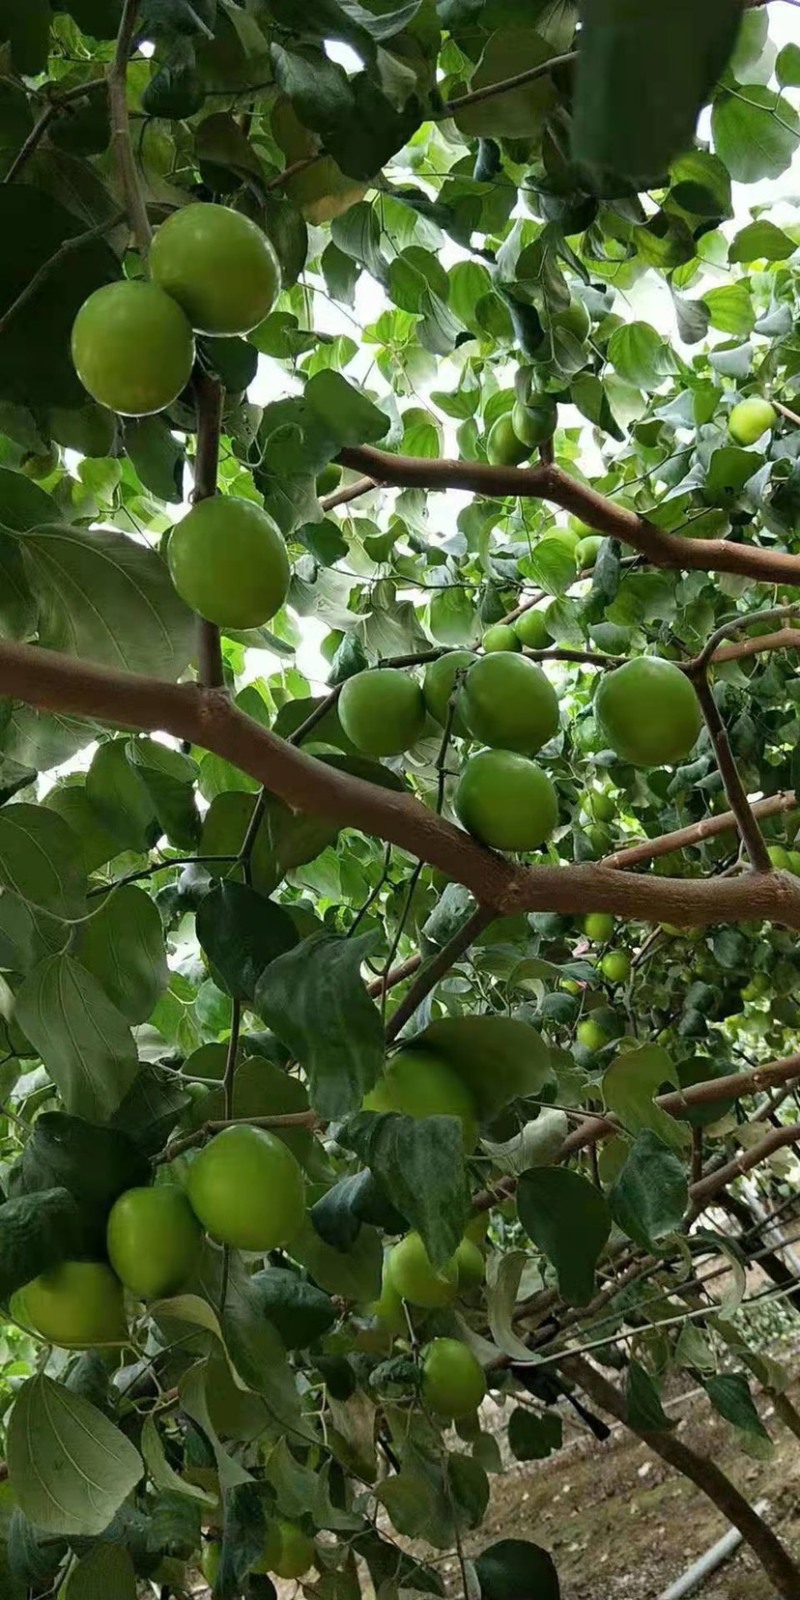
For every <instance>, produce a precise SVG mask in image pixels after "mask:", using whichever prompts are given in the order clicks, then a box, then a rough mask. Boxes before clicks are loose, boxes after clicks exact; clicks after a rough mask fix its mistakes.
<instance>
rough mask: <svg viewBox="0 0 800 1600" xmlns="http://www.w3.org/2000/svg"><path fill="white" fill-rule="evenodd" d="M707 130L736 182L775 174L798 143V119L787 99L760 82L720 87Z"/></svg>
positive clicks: (770, 176)
mask: <svg viewBox="0 0 800 1600" xmlns="http://www.w3.org/2000/svg"><path fill="white" fill-rule="evenodd" d="M711 131H712V134H713V137H714V148H715V150H716V152H717V155H718V156H720V158H721V159H722V160H723V161H724V162H725V165H726V167H727V168H728V171H729V173H730V175H731V177H732V178H735V179H736V181H737V182H738V183H757V182H758V181H759V180H760V179H761V178H779V177H780V175H781V173H782V172H785V171H786V168H787V167H788V166H789V165H790V163H791V160H792V157H793V155H794V153H795V150H796V149H797V146H798V144H800V119H799V118H798V115H797V112H796V111H795V109H794V106H793V105H792V103H791V101H790V100H787V99H786V98H785V97H784V96H783V95H780V94H775V91H774V90H773V89H765V88H764V87H763V86H762V85H761V84H760V83H748V84H743V85H742V86H741V88H740V89H737V90H736V91H735V92H733V91H731V92H730V93H728V92H727V91H726V90H724V89H723V91H722V93H721V94H720V95H719V97H718V98H717V99H716V100H715V101H714V106H713V109H712V112H711Z"/></svg>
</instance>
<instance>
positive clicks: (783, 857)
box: [767, 844, 792, 872]
mask: <svg viewBox="0 0 800 1600" xmlns="http://www.w3.org/2000/svg"><path fill="white" fill-rule="evenodd" d="M767 855H768V856H769V859H770V865H771V866H773V867H774V868H775V870H776V872H791V870H792V867H791V862H790V859H789V852H788V850H787V849H786V848H785V847H784V845H782V844H771V845H769V846H768V847H767Z"/></svg>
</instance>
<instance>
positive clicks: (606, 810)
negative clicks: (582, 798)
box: [586, 789, 617, 822]
mask: <svg viewBox="0 0 800 1600" xmlns="http://www.w3.org/2000/svg"><path fill="white" fill-rule="evenodd" d="M586 803H587V805H588V807H589V810H590V811H591V813H592V816H593V817H594V819H595V822H611V821H612V820H613V818H614V817H615V816H616V814H617V808H616V805H615V803H614V801H613V800H612V798H611V795H610V794H604V793H603V791H602V790H599V789H592V790H591V792H590V793H589V794H588V795H587V797H586Z"/></svg>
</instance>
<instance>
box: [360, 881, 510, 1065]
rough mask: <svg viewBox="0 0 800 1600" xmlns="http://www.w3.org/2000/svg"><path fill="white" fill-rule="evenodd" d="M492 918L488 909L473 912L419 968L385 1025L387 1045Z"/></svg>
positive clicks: (483, 907)
mask: <svg viewBox="0 0 800 1600" xmlns="http://www.w3.org/2000/svg"><path fill="white" fill-rule="evenodd" d="M496 916H497V913H496V911H493V910H492V908H491V907H490V906H478V908H477V910H475V911H473V913H472V916H471V917H468V918H467V920H466V922H464V923H462V925H461V927H460V928H459V929H458V931H457V933H454V934H453V937H452V939H449V940H448V942H447V944H444V945H442V948H441V950H439V951H438V952H437V954H436V955H435V956H434V957H433V958H432V960H430V961H429V962H427V964H426V965H425V966H424V967H423V968H422V970H421V972H420V974H419V977H418V978H417V979H416V981H415V982H414V983H412V985H411V988H410V989H409V991H408V994H407V995H406V996H405V999H404V1000H401V1002H400V1004H399V1006H398V1007H397V1010H396V1011H395V1013H394V1015H393V1016H392V1017H391V1018H390V1020H389V1025H388V1027H387V1029H386V1038H387V1040H388V1041H389V1042H391V1041H392V1040H393V1039H396V1038H397V1035H398V1034H399V1033H400V1032H401V1031H402V1029H403V1028H404V1027H405V1025H406V1023H407V1022H409V1021H410V1020H411V1018H412V1017H413V1015H414V1013H415V1011H417V1010H418V1009H419V1007H420V1006H421V1005H422V1002H423V1000H424V999H425V996H426V995H428V994H430V991H431V989H433V988H434V987H435V985H436V984H437V983H438V982H439V980H440V978H443V977H444V976H445V974H446V973H448V972H449V971H450V968H451V967H452V966H454V965H455V963H456V962H457V961H459V960H460V959H461V957H462V956H463V955H465V954H466V952H467V950H468V949H469V947H470V945H471V944H472V942H473V940H474V939H477V938H478V936H479V935H480V934H481V933H483V931H484V929H485V928H488V926H489V924H490V923H491V922H494V920H495V917H496Z"/></svg>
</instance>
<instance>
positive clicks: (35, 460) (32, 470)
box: [22, 444, 61, 483]
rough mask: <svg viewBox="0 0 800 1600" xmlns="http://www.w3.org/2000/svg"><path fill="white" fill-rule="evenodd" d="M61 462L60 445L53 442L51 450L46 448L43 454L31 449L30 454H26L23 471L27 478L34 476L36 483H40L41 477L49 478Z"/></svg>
mask: <svg viewBox="0 0 800 1600" xmlns="http://www.w3.org/2000/svg"><path fill="white" fill-rule="evenodd" d="M60 464H61V455H60V453H59V449H58V445H56V444H51V446H50V448H49V450H45V451H44V453H43V454H42V455H36V454H35V453H34V451H31V453H30V455H27V456H24V457H23V461H22V471H23V472H24V474H25V477H26V478H32V479H33V481H34V483H38V482H39V480H40V479H41V478H49V477H50V475H51V473H53V472H55V470H56V467H58V466H60Z"/></svg>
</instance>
